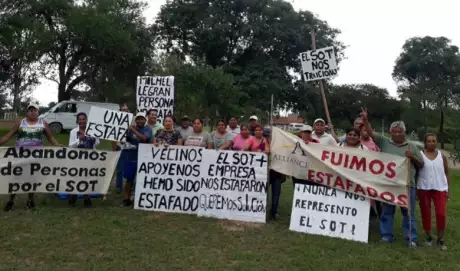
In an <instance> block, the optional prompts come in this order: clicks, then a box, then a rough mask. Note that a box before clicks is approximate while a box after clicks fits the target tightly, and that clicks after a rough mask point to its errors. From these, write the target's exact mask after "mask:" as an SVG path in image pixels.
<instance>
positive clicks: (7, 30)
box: [0, 14, 39, 112]
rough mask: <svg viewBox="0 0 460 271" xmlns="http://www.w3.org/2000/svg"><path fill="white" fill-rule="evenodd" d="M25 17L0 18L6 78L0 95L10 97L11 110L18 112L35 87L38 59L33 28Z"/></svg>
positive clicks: (0, 38) (0, 39)
mask: <svg viewBox="0 0 460 271" xmlns="http://www.w3.org/2000/svg"><path fill="white" fill-rule="evenodd" d="M26 18H27V17H26V16H18V14H5V15H4V16H2V18H1V19H0V44H1V47H2V55H3V56H2V59H6V60H7V61H5V62H7V63H8V72H9V76H8V77H5V78H4V83H3V84H2V86H0V90H1V91H2V93H5V92H6V93H8V94H10V95H11V96H12V99H11V104H10V105H11V107H12V108H13V110H14V111H16V112H18V111H19V110H20V106H21V102H22V101H23V100H24V99H25V98H26V97H27V96H28V95H30V94H31V92H32V90H33V88H34V87H35V86H36V85H37V84H38V74H37V72H36V67H34V63H36V61H37V60H38V58H39V55H38V54H37V50H38V43H39V41H38V40H37V35H36V34H35V25H34V24H33V22H31V21H30V20H27V19H26Z"/></svg>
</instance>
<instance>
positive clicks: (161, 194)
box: [134, 144, 268, 222]
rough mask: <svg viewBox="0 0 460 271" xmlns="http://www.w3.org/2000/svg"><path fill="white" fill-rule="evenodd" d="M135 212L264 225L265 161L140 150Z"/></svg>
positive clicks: (196, 151) (180, 149)
mask: <svg viewBox="0 0 460 271" xmlns="http://www.w3.org/2000/svg"><path fill="white" fill-rule="evenodd" d="M138 152H139V153H138V155H139V161H138V171H137V172H138V173H137V178H136V196H135V202H134V208H135V209H138V210H146V211H161V212H169V213H185V214H195V215H200V216H207V217H216V218H221V219H231V220H241V221H253V222H265V213H266V197H267V185H268V184H267V162H268V161H267V158H268V157H267V155H266V154H263V153H246V152H234V151H216V150H206V149H204V148H200V147H192V146H190V147H185V146H169V147H167V148H164V147H155V146H152V145H151V144H140V145H139V150H138Z"/></svg>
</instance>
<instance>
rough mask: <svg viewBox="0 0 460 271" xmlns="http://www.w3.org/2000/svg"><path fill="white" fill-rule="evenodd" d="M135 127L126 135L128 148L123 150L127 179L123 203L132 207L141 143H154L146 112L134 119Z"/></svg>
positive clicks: (124, 169)
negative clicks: (132, 194) (132, 192)
mask: <svg viewBox="0 0 460 271" xmlns="http://www.w3.org/2000/svg"><path fill="white" fill-rule="evenodd" d="M134 120H135V121H136V124H135V125H131V126H129V130H128V133H127V134H126V142H127V143H129V145H128V146H126V147H125V149H123V152H124V153H125V157H126V160H125V165H124V168H123V175H124V177H125V178H126V184H125V189H124V192H125V197H124V200H123V202H122V205H123V206H130V205H132V204H133V202H132V201H131V190H132V188H133V185H134V180H135V179H136V172H137V149H138V146H139V144H140V143H152V137H153V135H152V129H151V128H150V127H149V126H148V125H145V122H146V118H145V114H144V112H139V113H137V114H136V117H135V118H134Z"/></svg>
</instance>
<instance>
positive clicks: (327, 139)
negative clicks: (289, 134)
mask: <svg viewBox="0 0 460 271" xmlns="http://www.w3.org/2000/svg"><path fill="white" fill-rule="evenodd" d="M311 137H312V138H314V139H316V140H318V141H319V143H320V144H321V145H326V146H337V141H335V139H334V137H333V136H332V135H330V134H327V133H323V134H322V135H321V136H318V135H316V133H315V131H313V133H312V135H311Z"/></svg>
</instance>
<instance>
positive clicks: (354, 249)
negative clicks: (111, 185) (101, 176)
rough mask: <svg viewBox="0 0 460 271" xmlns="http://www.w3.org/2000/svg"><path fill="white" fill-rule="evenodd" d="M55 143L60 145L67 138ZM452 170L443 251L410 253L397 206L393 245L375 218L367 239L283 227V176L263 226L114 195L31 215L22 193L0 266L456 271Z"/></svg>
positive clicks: (43, 200)
mask: <svg viewBox="0 0 460 271" xmlns="http://www.w3.org/2000/svg"><path fill="white" fill-rule="evenodd" d="M58 140H59V141H60V142H63V143H65V142H67V141H66V135H59V136H58ZM105 146H106V147H107V146H109V145H105ZM453 174H454V178H453V187H452V189H451V190H452V191H451V195H452V198H453V199H452V200H451V201H449V206H448V208H449V210H448V214H449V224H448V229H447V232H446V241H447V244H448V246H449V250H448V251H444V252H443V251H440V250H438V249H436V248H434V247H433V248H424V247H421V248H418V249H417V250H409V249H407V248H406V247H405V246H404V244H403V242H402V235H401V227H400V213H399V212H398V213H397V221H396V222H395V234H396V235H397V236H396V238H397V241H396V243H395V244H393V245H381V244H378V243H377V242H378V240H379V235H378V224H377V223H376V222H375V221H374V222H372V223H371V225H370V240H369V241H370V243H369V244H367V245H366V244H360V243H355V242H351V241H345V240H339V239H332V238H327V237H321V236H314V235H307V234H301V233H296V232H290V231H289V229H288V228H289V214H290V209H291V201H292V192H293V189H292V184H291V183H290V182H286V183H284V185H283V191H282V198H281V202H280V214H281V219H280V220H278V221H276V222H272V221H270V222H269V223H267V224H266V225H259V224H248V223H237V222H231V221H223V220H216V219H208V218H198V217H196V216H189V215H175V214H164V213H153V212H144V211H134V210H132V209H126V208H122V207H119V202H120V200H121V196H120V195H117V194H115V193H114V192H112V193H111V194H110V195H108V199H107V200H106V201H102V200H100V199H96V200H93V208H92V209H83V208H82V202H81V201H80V202H78V204H79V206H78V207H77V208H73V209H72V208H68V207H67V202H66V201H62V200H59V199H57V197H56V196H54V195H45V194H42V195H38V196H37V204H38V208H37V210H36V211H33V212H29V211H24V209H23V207H24V203H25V196H20V197H19V198H18V199H17V201H16V203H17V205H16V210H15V211H14V212H11V213H1V212H0V225H1V226H0V244H1V246H0V252H1V254H0V257H1V258H0V270H46V271H51V270H98V271H100V270H111V271H112V270H325V271H330V270H353V271H354V270H366V271H371V270H379V271H381V270H390V271H395V270H417V271H422V270H460V262H459V260H458V256H457V255H458V253H459V250H460V245H459V244H457V243H456V241H457V240H459V239H460V228H459V226H458V225H459V222H460V220H459V217H460V201H459V200H458V198H460V196H459V197H457V195H460V189H459V187H458V186H457V185H456V183H457V182H458V181H460V172H454V173H453ZM6 199H7V197H6V196H1V197H0V204H2V205H3V204H4V203H5V201H6ZM417 218H419V212H417ZM418 229H419V232H420V229H421V227H420V226H419V228H418ZM420 233H421V232H420ZM421 236H423V234H421Z"/></svg>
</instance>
